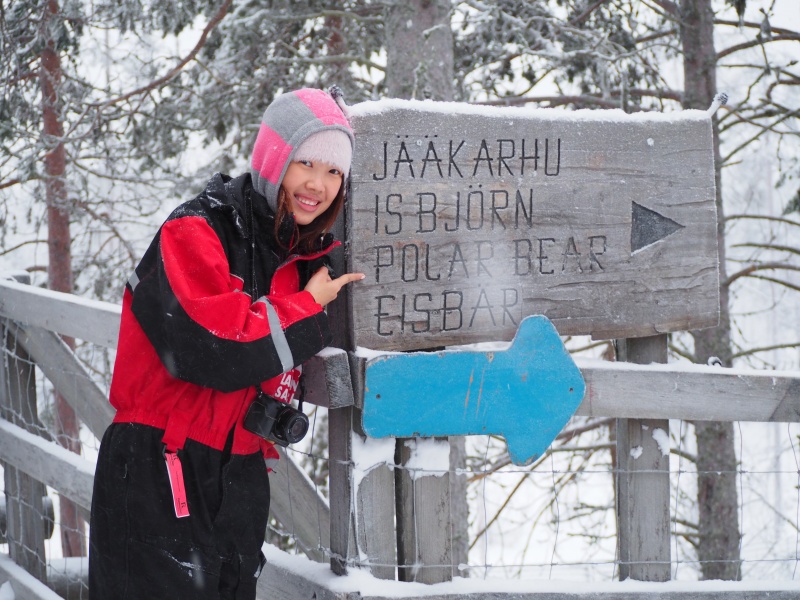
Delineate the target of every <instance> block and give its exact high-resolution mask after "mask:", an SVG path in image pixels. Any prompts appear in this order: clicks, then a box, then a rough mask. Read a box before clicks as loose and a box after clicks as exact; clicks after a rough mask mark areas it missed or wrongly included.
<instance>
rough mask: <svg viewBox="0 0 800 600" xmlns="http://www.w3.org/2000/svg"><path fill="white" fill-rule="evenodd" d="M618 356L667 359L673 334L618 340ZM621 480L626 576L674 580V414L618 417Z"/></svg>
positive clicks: (622, 564)
mask: <svg viewBox="0 0 800 600" xmlns="http://www.w3.org/2000/svg"><path fill="white" fill-rule="evenodd" d="M617 359H618V360H620V361H625V362H633V363H638V364H649V363H666V362H667V336H666V335H655V336H650V337H644V338H630V339H622V340H617ZM645 393H646V392H645ZM616 482H617V490H616V491H617V531H618V533H617V540H618V549H619V579H620V581H622V580H625V579H628V578H630V579H636V580H639V581H668V580H669V579H670V545H669V542H670V527H669V526H670V514H669V420H668V419H618V420H617V478H616Z"/></svg>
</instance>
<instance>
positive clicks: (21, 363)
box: [0, 325, 47, 582]
mask: <svg viewBox="0 0 800 600" xmlns="http://www.w3.org/2000/svg"><path fill="white" fill-rule="evenodd" d="M2 333H3V346H4V349H5V359H4V360H3V364H2V365H0V417H2V418H3V419H5V420H7V421H10V422H11V423H13V424H14V425H17V426H19V427H22V428H25V429H27V430H28V431H30V432H31V433H36V434H40V433H41V431H43V427H42V425H41V423H39V419H38V416H37V411H36V380H35V373H34V366H33V363H32V362H31V360H30V358H29V357H28V355H27V353H26V352H25V351H24V350H23V349H22V347H21V346H20V345H19V344H17V341H16V339H15V338H14V337H13V336H12V335H11V333H10V332H9V331H8V328H7V327H6V326H5V325H3V326H2ZM3 471H4V474H5V492H6V507H7V524H6V525H7V530H6V538H7V541H8V548H9V554H10V555H11V558H12V559H13V560H14V562H16V563H17V564H18V565H20V566H22V567H23V568H24V569H25V570H26V571H28V572H29V573H30V574H32V575H33V576H34V577H36V578H37V579H38V580H39V581H42V582H45V581H46V579H47V563H46V557H45V548H44V539H45V535H44V534H45V523H44V521H45V519H44V516H45V513H44V508H43V503H42V498H43V496H45V494H46V493H47V490H46V489H45V486H44V484H42V483H41V482H39V481H37V480H36V479H34V478H33V477H31V476H30V475H27V474H26V473H24V472H22V471H20V470H19V469H17V468H14V467H11V466H9V465H4V469H3Z"/></svg>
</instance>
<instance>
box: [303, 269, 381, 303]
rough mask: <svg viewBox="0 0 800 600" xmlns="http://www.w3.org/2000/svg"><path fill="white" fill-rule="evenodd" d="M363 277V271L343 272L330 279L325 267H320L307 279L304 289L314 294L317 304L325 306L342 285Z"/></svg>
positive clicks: (336, 294) (337, 293)
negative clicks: (339, 275)
mask: <svg viewBox="0 0 800 600" xmlns="http://www.w3.org/2000/svg"><path fill="white" fill-rule="evenodd" d="M365 277H366V275H364V273H345V274H344V275H342V276H341V277H337V278H336V279H331V276H330V273H329V272H328V269H327V267H322V268H320V269H319V270H318V271H317V272H316V273H314V275H312V276H311V279H309V280H308V284H306V287H305V290H306V291H307V292H309V293H310V294H311V295H312V296H314V300H315V301H316V302H317V304H320V305H321V306H327V305H328V303H330V302H332V301H333V300H335V299H336V296H338V295H339V291H340V290H341V289H342V288H343V287H344V286H346V285H347V284H348V283H352V282H353V281H361V280H362V279H364V278H365Z"/></svg>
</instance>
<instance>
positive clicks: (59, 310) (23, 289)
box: [0, 279, 122, 348]
mask: <svg viewBox="0 0 800 600" xmlns="http://www.w3.org/2000/svg"><path fill="white" fill-rule="evenodd" d="M121 314H122V308H121V307H120V306H118V305H116V304H111V303H109V302H101V301H99V300H90V299H88V298H80V297H78V296H74V295H73V294H65V293H63V292H54V291H51V290H45V289H42V288H37V287H33V286H31V285H27V284H24V283H17V282H15V281H10V280H7V279H0V315H2V316H4V317H8V318H10V319H13V320H14V321H17V322H18V323H21V324H23V325H34V326H36V327H41V328H43V329H49V330H51V331H55V332H57V333H60V334H62V335H66V336H68V337H73V338H77V339H80V340H86V341H87V342H92V343H93V344H98V345H100V346H104V347H106V348H116V347H117V337H118V334H119V320H120V315H121Z"/></svg>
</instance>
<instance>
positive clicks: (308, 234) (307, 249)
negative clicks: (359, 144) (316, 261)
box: [275, 177, 347, 254]
mask: <svg viewBox="0 0 800 600" xmlns="http://www.w3.org/2000/svg"><path fill="white" fill-rule="evenodd" d="M346 187H347V182H346V181H345V178H344V177H342V185H341V186H340V187H339V192H338V193H337V194H336V197H335V198H334V199H333V202H331V205H330V206H329V207H328V209H327V210H326V211H325V212H324V213H322V214H321V215H320V216H318V217H317V218H316V219H314V220H313V221H311V223H309V224H308V225H299V226H298V225H297V223H296V222H295V224H294V233H293V234H292V237H291V241H290V242H289V246H288V247H287V248H286V249H287V250H294V251H297V252H299V253H300V254H311V253H312V252H315V251H316V250H318V249H319V242H320V239H321V238H322V236H323V235H325V233H327V232H328V231H330V230H331V228H332V227H333V224H334V223H335V222H336V217H338V216H339V212H340V211H341V210H342V206H344V198H345V189H346ZM288 216H289V208H288V206H287V202H286V190H284V189H283V186H282V185H281V187H280V191H279V192H278V214H276V215H275V239H276V240H278V243H279V244H281V245H283V242H282V241H281V236H280V235H279V233H278V229H279V228H280V226H281V223H282V222H283V220H284V219H285V218H287V217H288Z"/></svg>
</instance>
